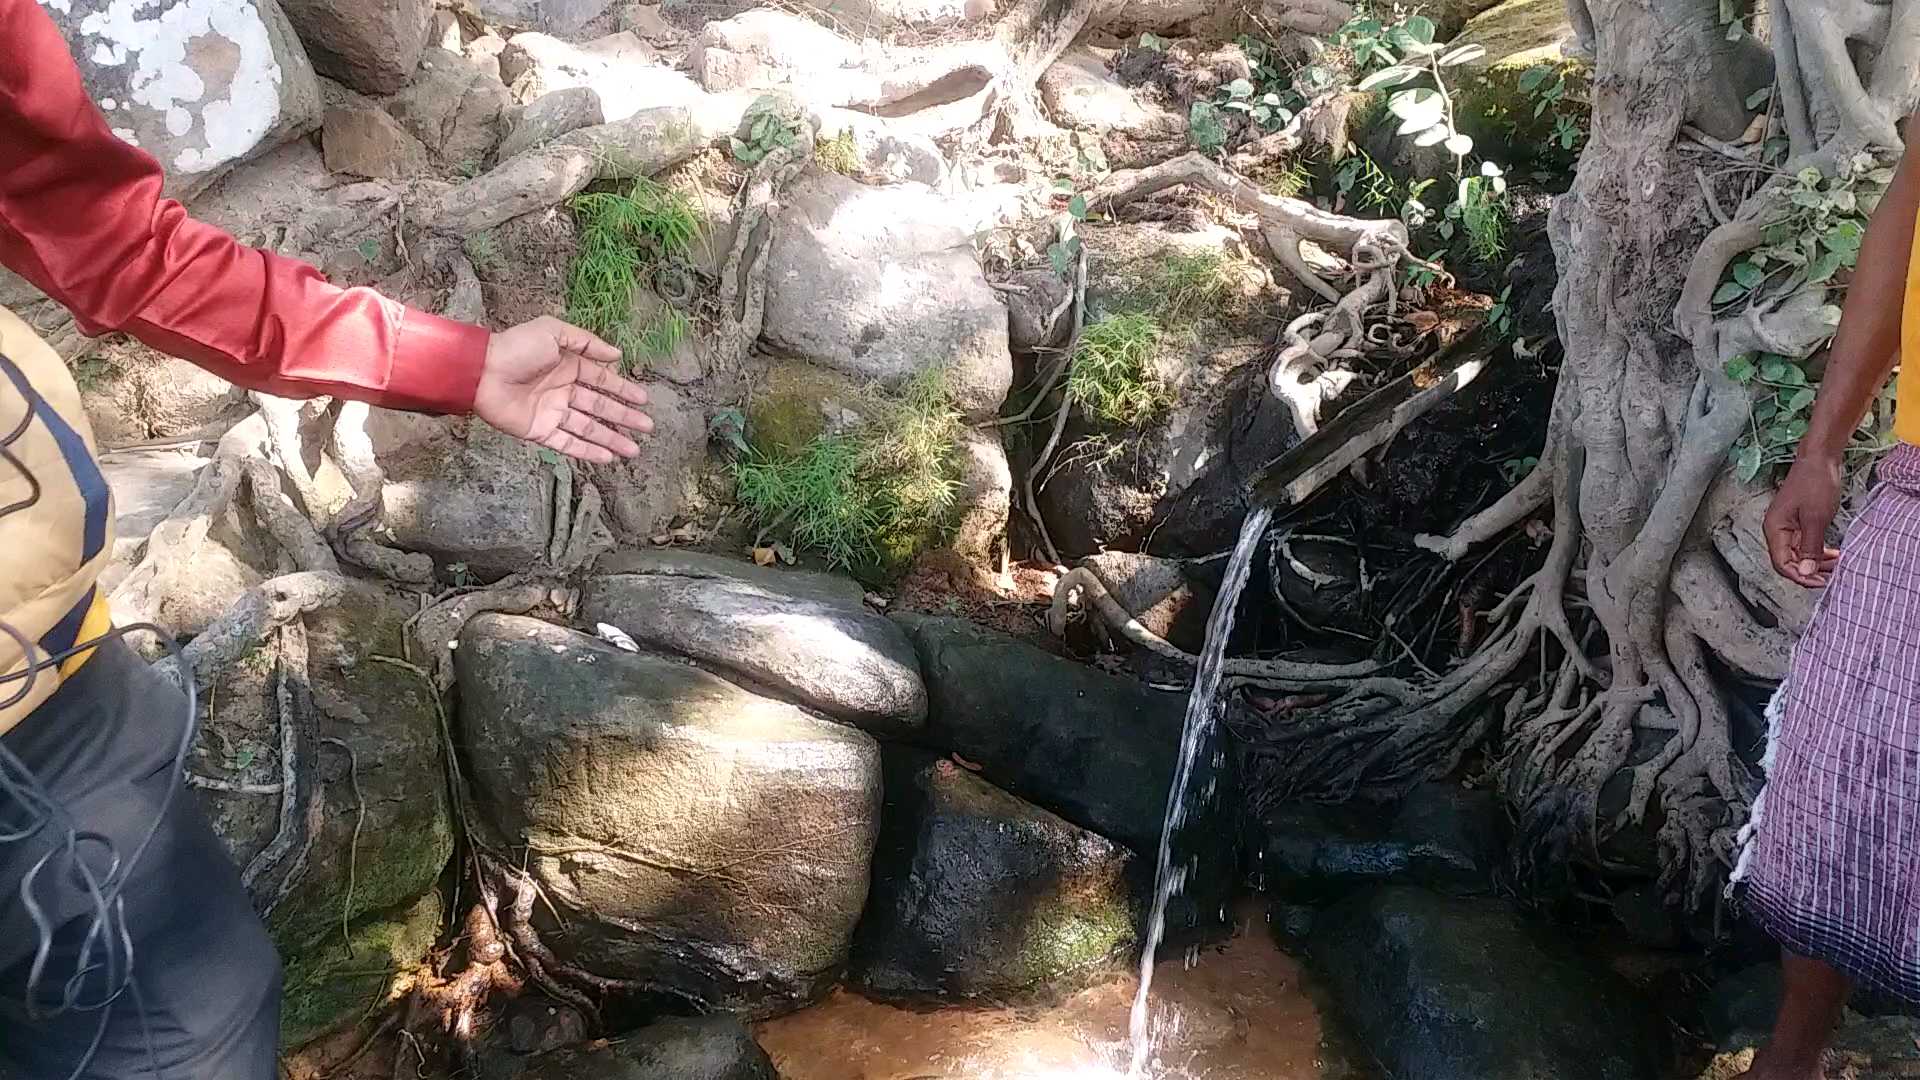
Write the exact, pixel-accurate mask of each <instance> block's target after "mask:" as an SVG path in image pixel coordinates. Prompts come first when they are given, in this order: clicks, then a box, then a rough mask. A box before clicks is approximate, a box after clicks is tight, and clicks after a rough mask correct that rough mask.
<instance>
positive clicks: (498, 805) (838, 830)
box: [455, 616, 881, 1015]
mask: <svg viewBox="0 0 1920 1080" xmlns="http://www.w3.org/2000/svg"><path fill="white" fill-rule="evenodd" d="M455 667H456V670H457V672H458V679H459V688H460V701H461V708H460V729H461V733H462V746H463V748H464V749H465V751H466V754H467V761H468V763H469V764H468V772H467V775H468V777H469V779H470V780H471V782H472V786H473V794H474V810H475V814H476V817H477V818H478V819H479V824H480V825H481V827H483V828H484V829H486V830H487V831H488V832H489V834H490V835H492V836H493V837H494V842H496V843H499V844H502V845H505V846H506V847H507V848H508V849H509V850H511V851H513V852H515V854H516V856H524V858H525V866H526V868H527V871H528V872H529V873H531V874H532V875H533V876H534V878H535V879H536V880H537V881H538V882H539V884H540V886H541V888H542V890H543V892H544V895H545V896H546V897H547V898H548V899H549V900H550V901H551V902H552V903H553V905H554V906H555V908H557V910H558V911H559V913H560V916H561V921H562V923H563V925H562V926H560V927H549V928H546V930H545V933H546V936H547V939H548V941H549V942H550V943H551V944H553V945H554V946H555V948H556V950H557V951H558V952H560V953H561V954H562V955H564V956H566V957H568V958H570V959H571V961H572V962H574V963H576V964H579V965H581V966H582V967H584V968H586V969H588V970H590V971H593V972H596V973H598V974H601V975H605V976H609V977H613V978H625V979H637V980H642V981H644V982H645V983H646V984H647V985H649V986H651V987H653V988H655V989H656V990H658V991H660V992H662V993H666V994H674V995H679V996H682V997H685V998H686V999H688V1000H690V1001H695V1002H700V1003H703V1004H704V1005H706V1006H708V1007H713V1008H724V1009H730V1010H734V1011H738V1012H742V1013H745V1014H751V1015H767V1014H771V1013H775V1012H779V1011H783V1010H785V1009H789V1008H792V1007H794V1006H797V1005H799V1004H802V1003H805V1002H806V1001H809V1000H811V999H812V998H814V997H815V996H817V995H819V994H821V993H824V992H825V991H826V989H827V988H828V987H830V986H831V985H832V983H833V980H834V979H835V977H836V976H837V973H838V972H839V970H840V968H841V966H842V965H843V964H844V963H845V961H846V956H847V947H848V943H849V941H850V940H851V938H852V934H853V929H854V925H855V923H856V922H857V921H858V919H859V916H860V911H861V908H862V907H863V906H864V905H865V902H866V897H867V872H868V871H867V868H868V863H869V860H870V859H871V857H872V854H873V844H874V838H875V835H876V833H877V830H878V827H879V811H880V795H881V792H880V754H879V748H878V746H877V745H876V744H875V743H874V741H873V739H872V738H871V737H869V736H868V735H866V734H865V733H863V732H861V731H859V730H856V729H854V728H851V727H846V726H843V725H840V724H835V723H832V722H830V721H826V720H821V719H818V718H816V717H814V716H812V715H809V714H808V713H806V712H803V711H802V710H801V709H799V708H798V707H797V706H794V705H789V704H787V703H785V702H780V701H774V700H772V699H770V698H764V697H761V696H759V695H757V694H754V693H751V692H749V691H747V690H743V689H741V688H739V687H737V686H735V685H733V684H732V683H729V682H727V681H725V680H724V679H721V678H719V677H718V676H714V675H710V674H708V673H706V672H703V671H701V670H699V669H697V668H694V667H691V666H688V665H687V664H686V663H684V662H682V661H678V660H673V659H669V658H667V657H664V656H660V655H657V654H652V653H641V654H633V653H627V652H623V651H621V650H620V649H618V648H615V647H613V646H611V645H607V644H605V643H603V642H601V641H599V640H597V639H595V638H590V637H586V636H584V635H582V634H577V633H574V632H572V631H570V630H564V629H561V628H559V627H555V626H552V625H549V624H547V623H543V622H539V621H537V620H534V619H527V618H520V617H510V616H483V617H481V618H479V619H476V620H474V621H473V622H470V623H468V624H467V627H466V629H465V631H464V632H463V633H462V634H461V637H460V648H459V649H458V650H457V652H456V653H455Z"/></svg>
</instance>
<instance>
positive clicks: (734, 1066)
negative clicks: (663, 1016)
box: [519, 1016, 779, 1080]
mask: <svg viewBox="0 0 1920 1080" xmlns="http://www.w3.org/2000/svg"><path fill="white" fill-rule="evenodd" d="M519 1080H779V1074H778V1073H776V1072H775V1071H774V1068H773V1062H771V1061H769V1060H768V1059H767V1053H766V1051H764V1050H762V1049H760V1046H759V1044H758V1043H756V1042H754V1041H753V1036H752V1035H750V1034H749V1033H748V1032H747V1029H746V1028H745V1027H744V1026H742V1025H741V1023H740V1021H738V1020H736V1019H734V1018H733V1017H730V1016H708V1017H701V1018H698V1019H690V1020H663V1021H661V1022H659V1023H657V1024H653V1025H650V1026H648V1027H644V1028H641V1029H640V1030H638V1031H634V1032H629V1033H628V1034H626V1035H622V1036H620V1037H619V1038H617V1039H609V1040H607V1041H606V1042H605V1044H604V1045H599V1046H596V1047H594V1048H592V1049H586V1050H567V1051H561V1052H559V1053H556V1054H549V1055H545V1056H543V1057H540V1058H536V1059H534V1061H533V1063H532V1065H531V1066H530V1067H529V1068H528V1069H527V1070H526V1071H525V1072H523V1073H521V1074H520V1076H519Z"/></svg>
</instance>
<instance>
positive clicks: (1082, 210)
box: [1029, 195, 1087, 250]
mask: <svg viewBox="0 0 1920 1080" xmlns="http://www.w3.org/2000/svg"><path fill="white" fill-rule="evenodd" d="M1067 213H1069V214H1072V215H1073V219H1074V220H1075V221H1085V220H1087V197H1086V196H1085V195H1075V196H1074V197H1073V198H1072V199H1071V200H1070V201H1068V203H1067ZM1029 250H1031V249H1029Z"/></svg>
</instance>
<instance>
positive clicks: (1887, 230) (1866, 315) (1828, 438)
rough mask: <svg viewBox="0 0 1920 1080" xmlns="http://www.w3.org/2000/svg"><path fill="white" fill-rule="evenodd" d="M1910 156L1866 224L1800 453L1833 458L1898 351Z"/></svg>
mask: <svg viewBox="0 0 1920 1080" xmlns="http://www.w3.org/2000/svg"><path fill="white" fill-rule="evenodd" d="M1910 130H1913V129H1910ZM1915 157H1916V156H1915V155H1914V154H1912V153H1908V154H1906V155H1904V156H1903V157H1902V158H1901V161H1900V167H1899V169H1897V170H1896V171H1895V173H1894V178H1893V183H1892V184H1890V185H1889V186H1888V188H1887V193H1886V196H1885V197H1884V198H1882V199H1881V200H1880V205H1879V206H1878V207H1876V208H1875V209H1874V212H1873V218H1872V220H1871V221H1870V222H1869V223H1868V226H1867V235H1866V241H1865V242H1864V243H1863V244H1862V245H1861V247H1860V259H1859V263H1858V265H1857V268H1856V269H1855V271H1854V275H1853V281H1852V283H1851V284H1850V285H1849V286H1848V289H1847V302H1846V306H1845V307H1843V308H1842V309H1841V314H1840V330H1839V333H1837V334H1836V335H1835V336H1834V340H1833V351H1832V353H1831V354H1830V356H1829V359H1828V362H1827V370H1826V374H1825V376H1824V377H1823V378H1822V380H1821V383H1820V396H1819V397H1818V398H1817V399H1816V400H1815V401H1814V405H1813V415H1812V416H1811V418H1809V420H1808V422H1807V433H1806V436H1805V437H1804V438H1802V439H1801V440H1800V456H1801V457H1802V458H1806V459H1813V460H1819V461H1822V462H1826V463H1837V462H1838V461H1839V458H1840V455H1841V453H1842V452H1843V451H1845V449H1846V446H1847V442H1848V440H1849V439H1851V438H1852V436H1853V430H1854V428H1855V427H1857V426H1859V423H1860V418H1861V417H1863V416H1865V415H1866V413H1867V408H1868V406H1869V405H1871V404H1872V402H1873V398H1874V395H1875V394H1877V393H1878V392H1879V390H1880V387H1881V386H1882V385H1884V384H1885V383H1886V381H1887V373H1888V372H1889V371H1891V370H1892V369H1893V364H1894V360H1895V359H1896V358H1897V357H1898V356H1899V352H1900V322H1901V312H1902V309H1903V308H1904V307H1905V299H1906V290H1907V269H1908V265H1909V263H1910V262H1911V260H1912V253H1913V227H1914V216H1915V214H1916V213H1917V212H1920V161H1916V160H1915Z"/></svg>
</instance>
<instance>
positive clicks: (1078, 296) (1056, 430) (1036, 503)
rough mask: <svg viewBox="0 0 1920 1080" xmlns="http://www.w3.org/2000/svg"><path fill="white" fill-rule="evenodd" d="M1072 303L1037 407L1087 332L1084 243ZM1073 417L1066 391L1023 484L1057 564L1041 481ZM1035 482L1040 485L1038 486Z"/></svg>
mask: <svg viewBox="0 0 1920 1080" xmlns="http://www.w3.org/2000/svg"><path fill="white" fill-rule="evenodd" d="M1069 303H1070V304H1071V305H1072V309H1073V323H1072V328H1071V329H1070V330H1069V332H1068V334H1067V343H1066V345H1065V346H1063V347H1062V348H1061V352H1060V364H1059V366H1058V367H1057V368H1056V369H1055V370H1054V372H1053V374H1052V375H1051V376H1050V377H1049V379H1048V381H1047V384H1046V385H1045V386H1043V387H1042V388H1041V390H1040V394H1039V396H1038V397H1036V398H1035V399H1034V404H1035V405H1038V404H1039V403H1040V401H1041V400H1042V399H1043V398H1045V397H1046V395H1047V394H1048V393H1050V392H1052V389H1053V387H1054V386H1055V385H1056V384H1058V383H1059V381H1060V380H1061V379H1063V378H1065V377H1066V373H1067V369H1068V368H1070V367H1072V366H1073V354H1074V353H1075V352H1076V351H1078V350H1079V348H1080V335H1081V333H1082V332H1084V331H1085V329H1086V325H1087V248H1086V245H1084V244H1082V245H1081V246H1080V255H1079V258H1078V259H1077V260H1076V261H1075V262H1074V271H1073V295H1072V299H1071V300H1070V301H1069ZM1072 414H1073V395H1072V394H1070V393H1068V392H1067V391H1066V390H1065V389H1062V390H1061V391H1060V404H1059V406H1058V407H1057V408H1056V409H1055V410H1054V414H1053V427H1052V428H1050V429H1049V430H1048V432H1047V441H1046V442H1045V443H1043V444H1042V445H1041V447H1040V452H1039V453H1037V454H1035V455H1034V456H1033V463H1032V464H1031V465H1029V466H1028V467H1027V472H1026V475H1025V476H1023V477H1022V478H1021V481H1020V487H1021V495H1022V496H1023V498H1022V500H1021V505H1022V506H1023V507H1025V509H1026V511H1027V517H1028V518H1029V519H1031V520H1032V522H1033V527H1034V529H1035V530H1036V531H1037V532H1038V534H1039V536H1040V547H1041V550H1043V551H1045V552H1046V553H1047V558H1048V559H1049V560H1051V561H1052V562H1053V563H1054V564H1056V565H1058V564H1059V562H1060V549H1059V548H1057V547H1055V546H1054V543H1053V535H1052V534H1051V533H1050V532H1049V531H1048V530H1047V522H1046V518H1045V516H1044V515H1042V514H1041V513H1040V488H1041V487H1042V486H1044V485H1045V481H1044V480H1040V479H1039V478H1040V477H1041V476H1042V475H1043V474H1045V475H1051V474H1049V473H1047V467H1048V465H1050V464H1051V463H1052V461H1053V455H1054V452H1055V451H1057V450H1058V449H1059V448H1060V437H1061V436H1062V435H1064V434H1065V433H1066V430H1067V420H1068V419H1069V418H1070V417H1071V416H1072ZM1035 481H1039V483H1037V484H1036V482H1035Z"/></svg>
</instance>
